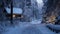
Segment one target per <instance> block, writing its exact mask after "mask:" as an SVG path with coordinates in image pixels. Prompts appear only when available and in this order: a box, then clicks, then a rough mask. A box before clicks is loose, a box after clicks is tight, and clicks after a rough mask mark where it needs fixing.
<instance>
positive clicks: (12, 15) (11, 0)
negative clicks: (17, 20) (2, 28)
mask: <svg viewBox="0 0 60 34" xmlns="http://www.w3.org/2000/svg"><path fill="white" fill-rule="evenodd" d="M11 24H13V0H11Z"/></svg>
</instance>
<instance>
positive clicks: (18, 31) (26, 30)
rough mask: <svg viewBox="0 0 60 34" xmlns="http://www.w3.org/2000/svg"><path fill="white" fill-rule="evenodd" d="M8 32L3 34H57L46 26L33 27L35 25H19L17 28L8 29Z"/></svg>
mask: <svg viewBox="0 0 60 34" xmlns="http://www.w3.org/2000/svg"><path fill="white" fill-rule="evenodd" d="M7 29H8V31H6V32H4V33H3V34H55V33H54V32H52V31H51V30H49V29H48V28H47V27H45V25H43V24H39V25H35V24H34V25H33V24H27V23H25V24H19V25H17V26H15V27H9V28H7Z"/></svg>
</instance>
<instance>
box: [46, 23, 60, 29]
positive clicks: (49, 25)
mask: <svg viewBox="0 0 60 34" xmlns="http://www.w3.org/2000/svg"><path fill="white" fill-rule="evenodd" d="M47 26H48V27H50V28H52V29H55V30H60V25H53V24H48V25H47Z"/></svg>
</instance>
